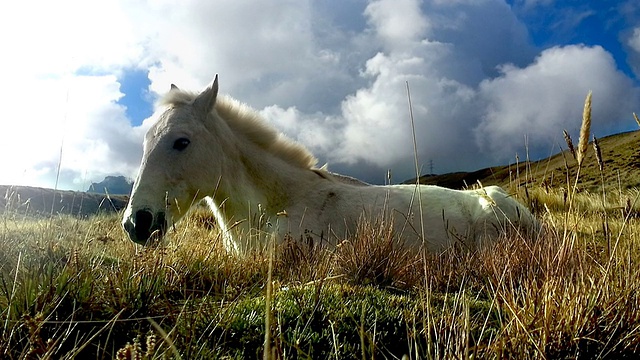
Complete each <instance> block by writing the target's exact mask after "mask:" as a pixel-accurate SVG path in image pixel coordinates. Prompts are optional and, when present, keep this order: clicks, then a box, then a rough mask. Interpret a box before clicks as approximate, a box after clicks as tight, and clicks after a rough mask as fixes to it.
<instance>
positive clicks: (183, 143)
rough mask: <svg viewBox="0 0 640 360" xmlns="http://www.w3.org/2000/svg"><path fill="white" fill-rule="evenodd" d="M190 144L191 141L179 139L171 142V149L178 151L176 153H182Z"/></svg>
mask: <svg viewBox="0 0 640 360" xmlns="http://www.w3.org/2000/svg"><path fill="white" fill-rule="evenodd" d="M190 143H191V141H190V140H189V139H187V138H180V139H178V140H176V141H174V142H173V148H174V149H176V150H178V151H182V150H184V149H186V148H187V146H189V144H190Z"/></svg>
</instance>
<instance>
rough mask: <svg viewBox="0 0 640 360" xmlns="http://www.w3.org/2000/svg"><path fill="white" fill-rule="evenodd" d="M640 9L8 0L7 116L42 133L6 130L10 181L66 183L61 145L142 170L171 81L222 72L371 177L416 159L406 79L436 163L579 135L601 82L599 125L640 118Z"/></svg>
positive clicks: (472, 161)
mask: <svg viewBox="0 0 640 360" xmlns="http://www.w3.org/2000/svg"><path fill="white" fill-rule="evenodd" d="M33 9H38V10H39V11H33ZM639 20H640V4H639V3H638V2H637V1H630V0H629V1H627V0H621V1H553V0H508V1H504V0H457V1H441V0H431V1H418V0H371V1H366V0H326V1H310V0H308V1H304V0H274V1H270V2H259V1H249V0H219V1H215V2H211V1H204V0H202V1H200V0H192V1H188V2H178V1H177V0H167V1H163V2H136V3H131V2H126V1H112V2H103V3H94V2H86V1H80V0H65V1H60V2H56V3H55V4H52V3H50V2H47V1H37V0H36V1H32V2H14V3H12V4H11V5H8V6H7V9H6V11H3V12H2V14H0V37H2V41H3V44H4V49H6V51H4V53H5V54H14V55H11V56H5V57H4V58H3V60H2V66H1V67H0V75H2V78H3V81H4V82H5V86H4V89H3V90H0V91H2V92H3V93H2V97H3V98H4V99H5V101H7V104H12V105H13V106H6V107H5V110H4V111H5V117H4V119H5V120H3V124H4V126H3V128H4V130H5V131H6V132H7V133H12V134H29V135H28V138H29V141H28V142H25V141H24V137H23V136H12V137H9V138H7V139H5V141H3V142H1V143H0V151H2V152H3V153H5V154H11V156H9V157H7V158H6V159H5V160H4V164H3V166H4V169H5V170H4V171H3V172H2V173H1V174H0V183H1V184H16V185H18V184H21V185H34V186H44V187H53V186H54V184H55V174H56V168H57V165H58V163H59V162H60V157H59V154H60V148H61V146H62V154H63V155H62V159H61V160H62V161H61V177H60V179H59V181H58V187H59V188H63V189H86V188H88V186H89V184H90V183H91V182H95V181H100V180H102V178H104V177H105V176H107V175H124V176H127V177H129V178H135V175H136V172H137V168H138V166H139V163H140V158H141V156H142V138H143V136H144V133H145V132H146V130H147V129H148V128H149V126H150V125H151V124H152V122H153V117H151V114H152V112H153V109H154V108H153V104H154V102H155V101H156V99H158V97H159V96H161V95H162V94H163V93H165V92H166V91H167V90H168V89H169V86H170V84H171V83H175V84H176V85H178V86H179V87H181V88H184V89H190V90H194V91H198V90H201V89H203V88H204V87H205V86H206V85H207V84H208V83H209V82H210V81H211V80H212V79H213V76H214V75H215V74H219V75H220V89H221V92H223V93H228V94H230V95H231V96H233V97H236V98H238V99H239V100H241V101H243V102H245V103H247V104H249V105H250V106H252V107H253V108H254V109H256V111H259V112H260V113H261V114H262V115H263V116H264V117H265V120H266V121H269V122H271V123H272V124H273V125H274V126H276V127H277V128H278V129H280V130H281V131H282V132H284V133H285V134H286V135H288V136H290V137H291V138H294V139H295V140H297V141H299V142H301V143H303V144H304V145H306V146H307V147H309V148H310V149H311V151H312V152H313V153H314V154H315V155H316V156H317V157H318V158H319V160H320V162H321V164H324V163H325V162H326V163H328V164H329V168H330V169H331V170H333V171H336V172H340V173H344V174H347V175H351V176H355V177H358V178H361V179H363V180H366V181H370V182H374V183H382V182H384V179H385V176H386V173H387V170H388V169H390V170H391V171H392V175H393V179H394V180H396V181H402V180H405V179H407V178H409V177H412V176H413V174H414V173H415V170H414V169H413V147H412V146H410V143H411V142H410V139H411V131H410V124H409V122H408V111H407V105H406V90H405V84H406V82H407V81H408V82H409V84H410V86H411V92H412V101H413V105H414V116H415V119H416V129H417V139H418V148H419V151H418V155H419V159H420V162H421V163H422V164H429V163H430V162H433V168H434V171H435V172H437V173H443V172H449V171H463V170H475V169H478V168H481V167H486V166H491V165H498V164H506V163H509V162H513V161H514V159H515V156H516V154H518V155H519V157H520V158H522V157H523V154H524V153H525V152H526V151H527V150H528V152H529V154H530V156H531V157H532V158H540V157H545V156H547V155H549V153H551V152H556V151H558V144H560V143H561V141H562V130H563V129H567V130H568V131H569V132H570V133H571V134H575V136H577V132H578V128H579V126H580V115H581V112H582V103H583V101H584V97H585V96H586V94H587V92H588V91H589V90H592V91H593V99H594V103H593V109H594V126H593V131H594V134H596V135H597V136H600V137H602V136H605V135H608V134H611V133H615V132H619V131H628V130H635V129H636V127H637V125H636V124H635V122H634V121H633V118H632V115H631V114H632V112H634V111H635V112H640V81H639V75H640V21H639ZM87 69H89V70H87ZM525 144H526V145H527V149H525ZM321 164H320V165H321ZM425 168H426V165H425Z"/></svg>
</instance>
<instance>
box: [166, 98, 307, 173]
mask: <svg viewBox="0 0 640 360" xmlns="http://www.w3.org/2000/svg"><path fill="white" fill-rule="evenodd" d="M197 96H198V94H196V93H193V92H189V91H183V90H177V89H174V90H172V91H170V92H168V93H167V95H165V96H164V97H163V98H162V99H160V101H159V104H160V105H164V106H171V105H176V106H180V105H190V104H192V103H193V100H194V99H195V98H196V97H197ZM215 110H216V112H217V113H218V115H220V117H221V118H222V119H223V120H224V121H225V122H226V123H227V125H228V126H229V127H230V128H231V129H232V130H233V131H234V132H235V133H238V134H241V135H242V136H243V137H244V138H246V139H247V140H249V141H251V142H252V143H254V144H256V145H257V146H258V147H260V148H261V149H263V150H265V151H267V152H269V153H271V154H272V155H274V156H276V157H278V158H280V159H282V160H284V161H286V162H288V163H290V164H293V165H296V166H299V167H302V168H306V169H316V164H317V162H318V160H317V159H316V158H315V156H313V154H312V153H311V152H310V151H309V150H308V149H307V148H306V147H304V146H303V145H302V144H300V143H298V142H296V141H294V140H292V139H290V138H288V137H287V136H285V135H284V134H282V133H281V132H280V131H278V130H277V129H276V128H275V127H273V126H272V125H271V124H269V123H268V122H267V121H266V119H264V118H263V117H262V116H261V115H260V114H259V113H258V112H257V111H256V110H254V109H252V108H251V107H250V106H248V105H246V104H243V103H241V102H239V101H238V100H236V99H233V98H232V97H230V96H226V95H218V96H217V98H216V104H215ZM316 170H317V169H316Z"/></svg>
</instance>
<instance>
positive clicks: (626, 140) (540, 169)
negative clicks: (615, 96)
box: [404, 131, 640, 192]
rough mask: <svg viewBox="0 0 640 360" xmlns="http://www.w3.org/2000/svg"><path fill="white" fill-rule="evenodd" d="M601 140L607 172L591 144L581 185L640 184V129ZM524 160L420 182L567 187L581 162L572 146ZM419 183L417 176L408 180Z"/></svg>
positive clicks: (458, 185)
mask: <svg viewBox="0 0 640 360" xmlns="http://www.w3.org/2000/svg"><path fill="white" fill-rule="evenodd" d="M598 144H599V145H600V149H601V152H602V161H603V164H604V169H603V172H602V174H601V173H600V169H599V166H598V162H597V160H596V157H595V155H594V150H593V146H592V144H589V147H588V150H587V155H586V157H585V162H584V164H583V166H582V169H581V170H580V182H579V183H578V189H579V190H582V191H591V192H600V191H601V186H602V180H603V179H604V182H605V184H604V185H605V187H606V188H608V189H610V190H625V189H629V188H640V150H639V149H640V131H631V132H625V133H620V134H615V135H610V136H607V137H604V138H602V139H598ZM576 145H577V144H576ZM565 146H566V145H565ZM523 160H524V159H520V163H519V164H511V165H505V166H494V167H490V168H485V169H480V170H477V171H472V172H456V173H449V174H442V175H434V174H429V175H422V176H420V183H421V184H427V185H438V186H444V187H448V188H452V189H461V188H465V187H467V186H472V185H474V184H476V183H477V182H478V181H480V182H481V183H482V185H485V186H486V185H500V186H502V187H504V188H505V189H509V188H510V187H512V186H518V185H522V184H524V183H528V184H536V185H539V186H548V187H556V188H557V187H564V188H566V186H567V176H568V178H569V179H571V181H573V180H575V174H576V169H577V164H576V161H575V159H574V158H573V155H572V154H571V153H570V152H569V150H565V151H563V152H560V153H557V154H555V155H553V156H551V157H549V158H546V159H542V160H538V161H534V162H528V163H527V162H525V161H523ZM415 183H416V180H415V179H410V180H407V181H405V182H404V184H415Z"/></svg>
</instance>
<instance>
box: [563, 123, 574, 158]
mask: <svg viewBox="0 0 640 360" xmlns="http://www.w3.org/2000/svg"><path fill="white" fill-rule="evenodd" d="M562 135H563V136H564V141H565V142H566V143H567V146H568V147H569V151H571V155H573V158H574V159H575V158H576V149H575V148H574V147H573V141H571V135H569V133H568V132H567V130H562Z"/></svg>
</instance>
